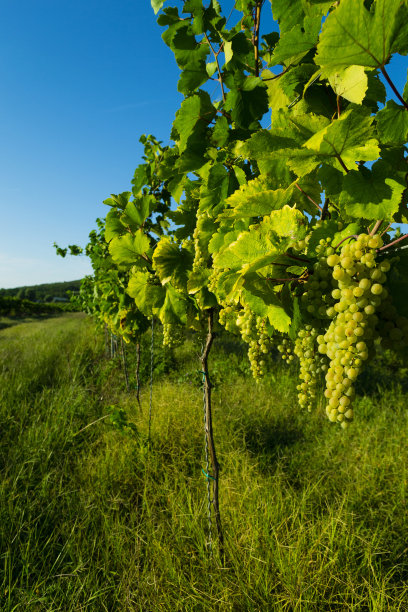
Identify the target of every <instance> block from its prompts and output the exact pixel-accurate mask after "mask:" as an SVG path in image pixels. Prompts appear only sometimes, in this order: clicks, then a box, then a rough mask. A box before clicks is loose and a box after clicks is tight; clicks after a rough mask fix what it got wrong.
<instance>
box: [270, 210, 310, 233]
mask: <svg viewBox="0 0 408 612" xmlns="http://www.w3.org/2000/svg"><path fill="white" fill-rule="evenodd" d="M262 230H263V231H266V232H267V233H268V234H269V232H274V233H275V234H276V235H277V236H278V237H279V238H289V239H290V240H292V241H293V242H297V241H298V240H302V239H303V238H304V237H305V236H306V233H307V219H306V217H305V215H304V214H303V213H301V212H300V211H299V210H297V209H296V208H291V207H290V206H283V208H281V210H274V211H273V212H271V214H270V215H269V216H268V217H266V218H265V219H264V221H263V223H262Z"/></svg>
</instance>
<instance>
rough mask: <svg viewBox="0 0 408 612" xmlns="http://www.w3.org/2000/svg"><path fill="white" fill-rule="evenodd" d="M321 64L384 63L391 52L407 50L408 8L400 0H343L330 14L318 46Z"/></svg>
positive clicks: (327, 65)
mask: <svg viewBox="0 0 408 612" xmlns="http://www.w3.org/2000/svg"><path fill="white" fill-rule="evenodd" d="M317 51H318V52H317V56H316V63H317V64H319V65H320V66H322V67H339V66H350V65H352V64H355V65H358V66H366V67H368V68H378V67H382V66H384V65H385V64H386V63H387V62H388V60H389V58H390V56H391V54H392V53H395V52H398V53H402V54H405V53H407V51H408V7H407V3H406V2H405V1H402V2H401V0H376V1H375V2H374V3H373V6H372V8H371V10H368V9H367V8H366V3H365V2H364V0H342V1H341V3H340V5H339V6H338V7H337V8H336V9H335V10H334V11H333V12H332V13H330V15H329V16H328V17H327V19H326V21H325V23H324V25H323V30H322V33H321V35H320V41H319V44H318V46H317Z"/></svg>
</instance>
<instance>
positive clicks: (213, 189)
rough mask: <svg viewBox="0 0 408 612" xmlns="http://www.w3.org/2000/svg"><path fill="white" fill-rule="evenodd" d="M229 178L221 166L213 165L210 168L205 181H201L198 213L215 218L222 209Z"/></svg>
mask: <svg viewBox="0 0 408 612" xmlns="http://www.w3.org/2000/svg"><path fill="white" fill-rule="evenodd" d="M229 178H230V177H229V173H228V171H227V169H226V168H225V167H224V165H223V164H214V165H213V166H211V167H210V169H209V173H208V177H207V180H206V181H203V184H202V186H201V189H200V211H206V212H207V213H208V214H210V215H212V216H216V215H217V214H218V212H219V211H220V210H222V209H223V208H224V201H225V198H226V197H227V195H228V188H229Z"/></svg>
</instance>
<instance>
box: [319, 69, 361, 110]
mask: <svg viewBox="0 0 408 612" xmlns="http://www.w3.org/2000/svg"><path fill="white" fill-rule="evenodd" d="M326 76H328V79H329V83H330V85H331V86H332V88H333V91H334V92H335V93H336V94H337V95H338V96H341V97H342V98H345V99H346V100H349V101H350V102H354V103H355V104H361V103H362V101H363V100H364V98H365V95H366V92H367V88H368V77H367V74H366V72H365V70H364V68H363V66H347V67H345V68H337V69H336V70H332V71H330V72H329V74H327V75H326Z"/></svg>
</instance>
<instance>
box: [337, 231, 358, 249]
mask: <svg viewBox="0 0 408 612" xmlns="http://www.w3.org/2000/svg"><path fill="white" fill-rule="evenodd" d="M350 238H354V240H357V238H358V235H357V234H351V236H346V237H345V238H343V240H340V242H339V244H336V246H335V247H333V249H337V248H338V247H339V246H340V245H341V244H343V242H345V241H346V240H349V239H350Z"/></svg>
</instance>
